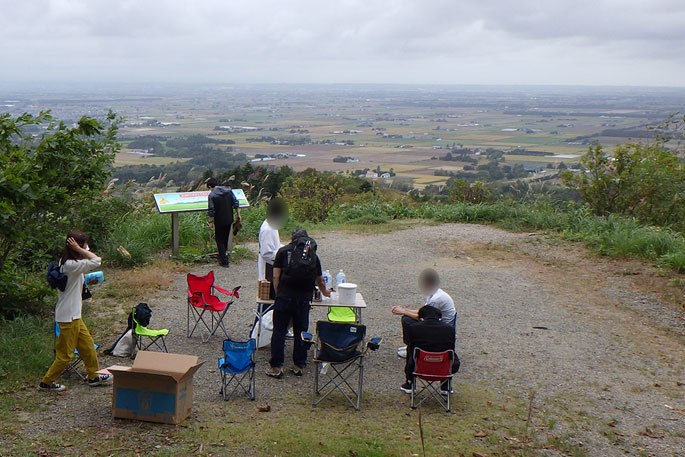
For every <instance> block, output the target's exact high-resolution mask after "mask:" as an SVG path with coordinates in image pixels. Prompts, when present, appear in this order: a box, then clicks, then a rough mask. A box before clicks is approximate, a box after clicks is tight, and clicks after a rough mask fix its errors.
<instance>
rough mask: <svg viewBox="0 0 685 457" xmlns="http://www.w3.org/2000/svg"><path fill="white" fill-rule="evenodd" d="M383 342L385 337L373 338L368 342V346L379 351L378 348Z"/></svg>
mask: <svg viewBox="0 0 685 457" xmlns="http://www.w3.org/2000/svg"><path fill="white" fill-rule="evenodd" d="M382 342H383V338H371V340H369V342H368V343H366V346H367V347H368V348H369V349H371V350H372V351H377V350H378V348H380V347H381V343H382Z"/></svg>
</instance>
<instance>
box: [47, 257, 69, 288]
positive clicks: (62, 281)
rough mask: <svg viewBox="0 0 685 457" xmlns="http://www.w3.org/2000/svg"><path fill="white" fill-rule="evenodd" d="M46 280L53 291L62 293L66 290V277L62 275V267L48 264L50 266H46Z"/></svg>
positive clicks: (51, 263) (53, 263)
mask: <svg viewBox="0 0 685 457" xmlns="http://www.w3.org/2000/svg"><path fill="white" fill-rule="evenodd" d="M47 280H48V284H49V285H50V287H52V288H53V289H59V290H61V291H62V292H64V289H66V288H67V275H65V274H64V273H62V266H61V265H59V264H57V263H55V262H50V265H48V274H47Z"/></svg>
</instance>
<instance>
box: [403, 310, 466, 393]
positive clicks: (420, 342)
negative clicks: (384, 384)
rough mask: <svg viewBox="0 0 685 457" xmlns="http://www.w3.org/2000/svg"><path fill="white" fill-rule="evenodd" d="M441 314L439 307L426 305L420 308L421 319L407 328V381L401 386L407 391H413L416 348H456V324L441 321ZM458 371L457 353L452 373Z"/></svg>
mask: <svg viewBox="0 0 685 457" xmlns="http://www.w3.org/2000/svg"><path fill="white" fill-rule="evenodd" d="M441 316H442V314H441V313H440V310H439V309H437V308H434V307H433V306H429V305H426V306H423V307H422V308H420V309H419V320H418V321H416V322H414V323H413V324H411V325H409V326H407V327H406V328H405V333H404V343H405V344H406V345H407V361H406V362H405V365H404V374H405V379H406V382H405V383H404V384H402V387H401V389H402V391H403V392H405V393H411V388H412V385H411V383H412V378H413V373H414V349H415V348H419V349H423V350H424V351H427V352H443V351H448V350H454V345H455V331H454V326H453V325H450V324H448V323H446V322H443V321H441V320H440V318H441ZM457 371H459V357H457V354H456V353H455V354H454V360H453V361H452V373H456V372H457ZM446 389H447V386H443V390H446Z"/></svg>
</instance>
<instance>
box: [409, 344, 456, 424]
mask: <svg viewBox="0 0 685 457" xmlns="http://www.w3.org/2000/svg"><path fill="white" fill-rule="evenodd" d="M454 357H455V356H454V351H451V350H450V351H445V352H426V351H422V350H421V349H419V348H415V349H414V363H415V364H416V368H415V369H414V379H412V383H411V407H412V408H418V407H419V405H420V404H421V403H423V402H424V401H426V400H428V399H429V398H433V399H435V400H436V401H437V402H438V403H440V406H442V407H443V408H444V410H445V411H447V412H449V411H450V390H451V381H452V361H453V360H454ZM419 382H421V388H420V390H418V391H417V385H418V383H419ZM422 394H423V395H422ZM419 397H421V398H420V399H419Z"/></svg>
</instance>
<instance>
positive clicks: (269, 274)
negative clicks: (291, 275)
mask: <svg viewBox="0 0 685 457" xmlns="http://www.w3.org/2000/svg"><path fill="white" fill-rule="evenodd" d="M264 279H266V280H267V281H269V282H270V283H271V295H269V296H270V297H271V298H274V297H275V296H276V290H275V289H274V266H273V265H271V264H270V263H267V264H266V265H265V268H264Z"/></svg>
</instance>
